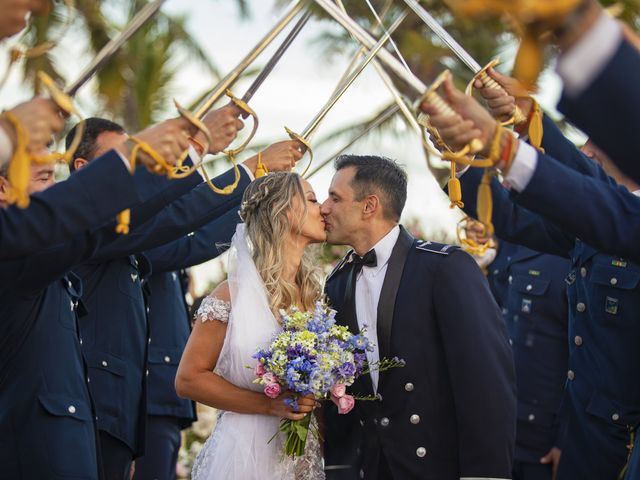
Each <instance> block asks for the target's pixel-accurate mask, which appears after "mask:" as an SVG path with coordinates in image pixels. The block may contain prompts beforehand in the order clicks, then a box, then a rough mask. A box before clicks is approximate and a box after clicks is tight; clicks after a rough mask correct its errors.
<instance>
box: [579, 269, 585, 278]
mask: <svg viewBox="0 0 640 480" xmlns="http://www.w3.org/2000/svg"><path fill="white" fill-rule="evenodd" d="M580 276H581V277H582V278H584V277H586V276H587V269H586V268H584V267H582V268H581V269H580Z"/></svg>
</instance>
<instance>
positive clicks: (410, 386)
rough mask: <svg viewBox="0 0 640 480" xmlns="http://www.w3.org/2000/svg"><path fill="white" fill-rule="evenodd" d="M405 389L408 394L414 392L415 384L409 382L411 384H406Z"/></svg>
mask: <svg viewBox="0 0 640 480" xmlns="http://www.w3.org/2000/svg"><path fill="white" fill-rule="evenodd" d="M404 389H405V390H406V391H407V392H413V383H411V382H409V383H405V384H404Z"/></svg>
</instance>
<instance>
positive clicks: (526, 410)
mask: <svg viewBox="0 0 640 480" xmlns="http://www.w3.org/2000/svg"><path fill="white" fill-rule="evenodd" d="M555 420H556V414H555V413H552V412H549V411H548V410H546V409H543V408H541V407H540V406H537V405H530V404H527V403H518V421H520V422H524V423H530V424H532V425H541V426H543V427H546V428H551V427H552V426H553V424H554V422H555Z"/></svg>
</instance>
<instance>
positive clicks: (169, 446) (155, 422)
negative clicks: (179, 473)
mask: <svg viewBox="0 0 640 480" xmlns="http://www.w3.org/2000/svg"><path fill="white" fill-rule="evenodd" d="M179 451H180V424H179V422H178V419H177V418H175V417H164V416H158V415H149V416H148V417H147V433H146V442H145V454H144V456H143V457H140V458H138V459H136V468H135V474H134V477H133V478H134V480H175V478H176V462H177V461H178V452H179Z"/></svg>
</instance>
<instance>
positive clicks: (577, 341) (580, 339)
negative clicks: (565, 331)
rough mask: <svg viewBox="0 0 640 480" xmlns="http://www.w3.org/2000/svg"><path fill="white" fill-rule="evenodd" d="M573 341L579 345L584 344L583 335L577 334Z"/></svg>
mask: <svg viewBox="0 0 640 480" xmlns="http://www.w3.org/2000/svg"><path fill="white" fill-rule="evenodd" d="M573 342H574V343H575V344H576V345H577V346H580V345H582V337H581V336H580V335H576V337H575V338H574V339H573Z"/></svg>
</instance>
